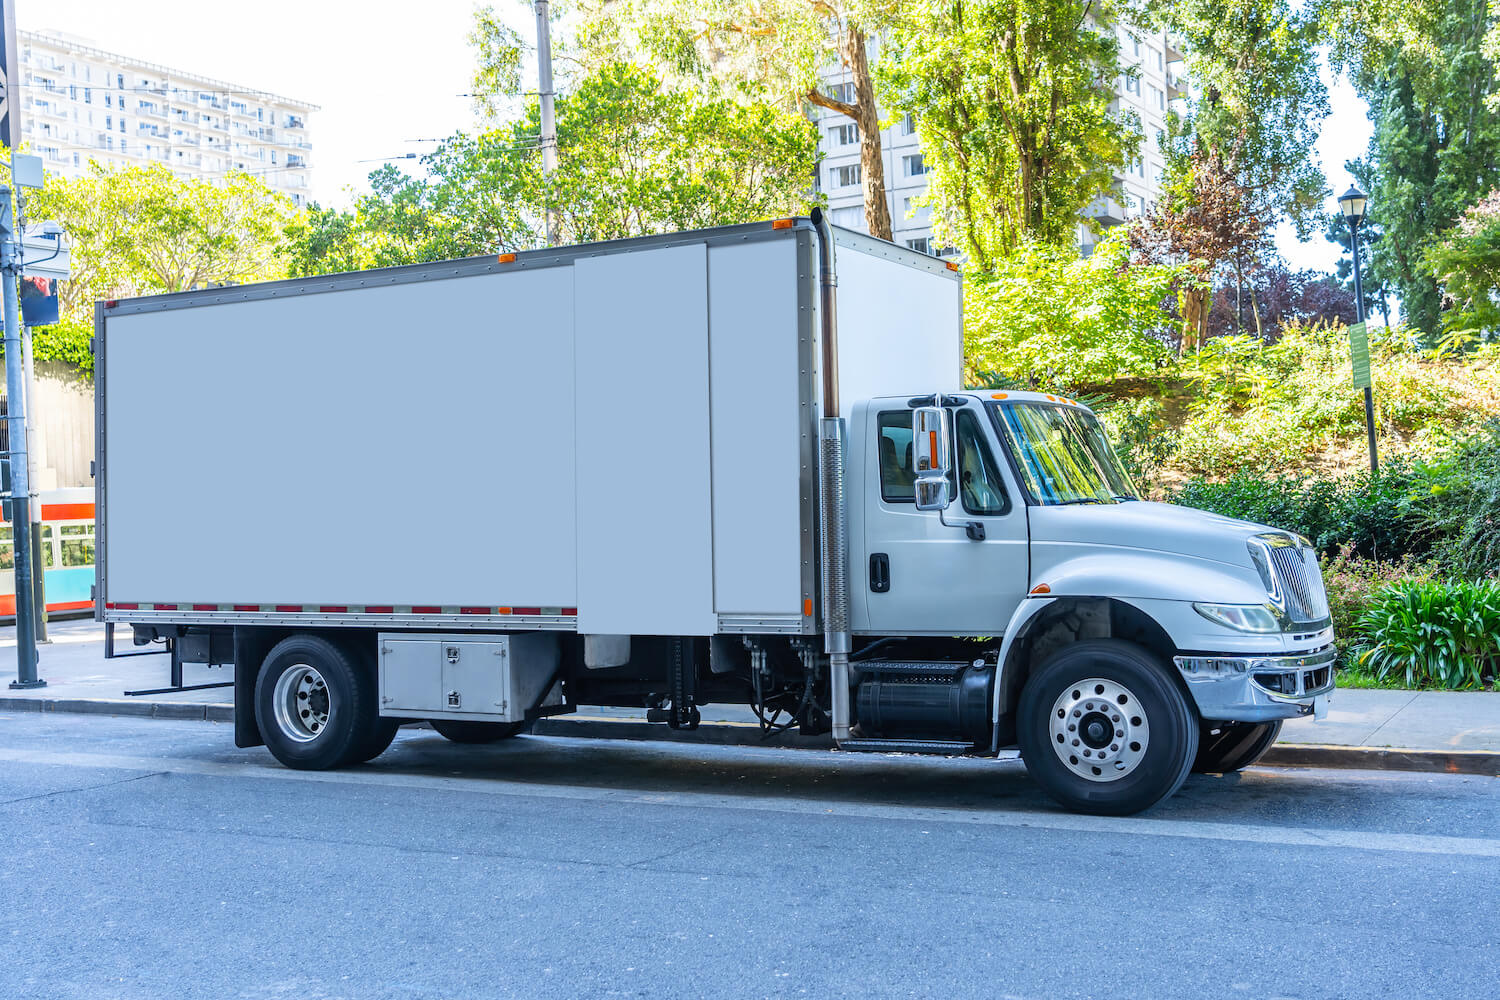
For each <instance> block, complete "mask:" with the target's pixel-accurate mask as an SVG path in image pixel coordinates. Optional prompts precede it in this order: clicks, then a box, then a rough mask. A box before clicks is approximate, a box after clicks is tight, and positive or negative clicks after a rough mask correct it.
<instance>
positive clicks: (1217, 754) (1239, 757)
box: [1193, 721, 1281, 774]
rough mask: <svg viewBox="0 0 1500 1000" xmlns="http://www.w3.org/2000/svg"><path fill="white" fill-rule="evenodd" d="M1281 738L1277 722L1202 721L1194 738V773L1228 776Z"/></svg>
mask: <svg viewBox="0 0 1500 1000" xmlns="http://www.w3.org/2000/svg"><path fill="white" fill-rule="evenodd" d="M1280 735H1281V723H1280V722H1279V721H1278V722H1205V723H1204V724H1203V735H1202V736H1200V737H1199V739H1198V759H1197V760H1195V761H1193V770H1194V771H1195V772H1196V773H1198V774H1228V773H1229V772H1230V771H1239V770H1243V769H1244V768H1247V767H1249V766H1250V765H1251V764H1254V763H1255V762H1256V761H1258V760H1260V759H1261V757H1263V756H1264V755H1265V752H1266V751H1267V750H1269V749H1271V745H1272V744H1274V743H1275V742H1276V738H1277V737H1278V736H1280Z"/></svg>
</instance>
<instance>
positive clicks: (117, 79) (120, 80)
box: [115, 73, 125, 90]
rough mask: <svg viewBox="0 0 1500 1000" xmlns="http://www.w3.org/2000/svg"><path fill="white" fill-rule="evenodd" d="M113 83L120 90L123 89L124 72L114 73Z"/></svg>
mask: <svg viewBox="0 0 1500 1000" xmlns="http://www.w3.org/2000/svg"><path fill="white" fill-rule="evenodd" d="M115 83H116V84H117V85H118V88H119V89H120V90H124V89H125V74H124V73H116V74H115Z"/></svg>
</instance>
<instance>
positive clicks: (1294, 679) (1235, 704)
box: [1172, 645, 1338, 722]
mask: <svg viewBox="0 0 1500 1000" xmlns="http://www.w3.org/2000/svg"><path fill="white" fill-rule="evenodd" d="M1337 658H1338V650H1337V649H1335V648H1334V647H1333V646H1332V645H1328V646H1324V647H1322V648H1321V649H1315V650H1313V651H1312V652H1310V653H1299V654H1297V655H1294V656H1283V655H1270V656H1212V655H1206V654H1194V655H1189V656H1174V657H1173V658H1172V662H1173V663H1175V664H1177V669H1178V670H1179V671H1181V672H1182V679H1183V680H1185V681H1187V685H1188V690H1189V691H1191V692H1192V693H1193V700H1194V701H1195V702H1197V705H1198V715H1199V716H1200V717H1202V718H1204V719H1214V720H1222V721H1227V722H1270V721H1272V720H1275V719H1295V718H1298V717H1299V716H1303V715H1315V716H1317V717H1318V718H1322V717H1323V715H1324V714H1325V713H1326V712H1327V711H1328V700H1329V697H1330V696H1331V695H1332V692H1333V664H1334V661H1335V660H1336V659H1337Z"/></svg>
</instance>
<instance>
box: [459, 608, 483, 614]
mask: <svg viewBox="0 0 1500 1000" xmlns="http://www.w3.org/2000/svg"><path fill="white" fill-rule="evenodd" d="M458 613H459V614H461V615H487V614H489V613H490V609H489V608H459V609H458Z"/></svg>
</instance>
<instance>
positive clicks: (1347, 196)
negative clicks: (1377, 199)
mask: <svg viewBox="0 0 1500 1000" xmlns="http://www.w3.org/2000/svg"><path fill="white" fill-rule="evenodd" d="M1369 200H1370V199H1369V198H1367V197H1365V193H1364V192H1363V191H1361V190H1360V189H1359V188H1357V187H1355V186H1354V185H1353V184H1350V185H1349V190H1347V191H1345V192H1344V193H1343V194H1341V195H1339V210H1340V211H1342V212H1343V213H1344V218H1345V219H1347V220H1349V226H1350V228H1353V229H1358V228H1359V224H1360V223H1361V222H1363V221H1365V205H1366V204H1367V203H1368V202H1369Z"/></svg>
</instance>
